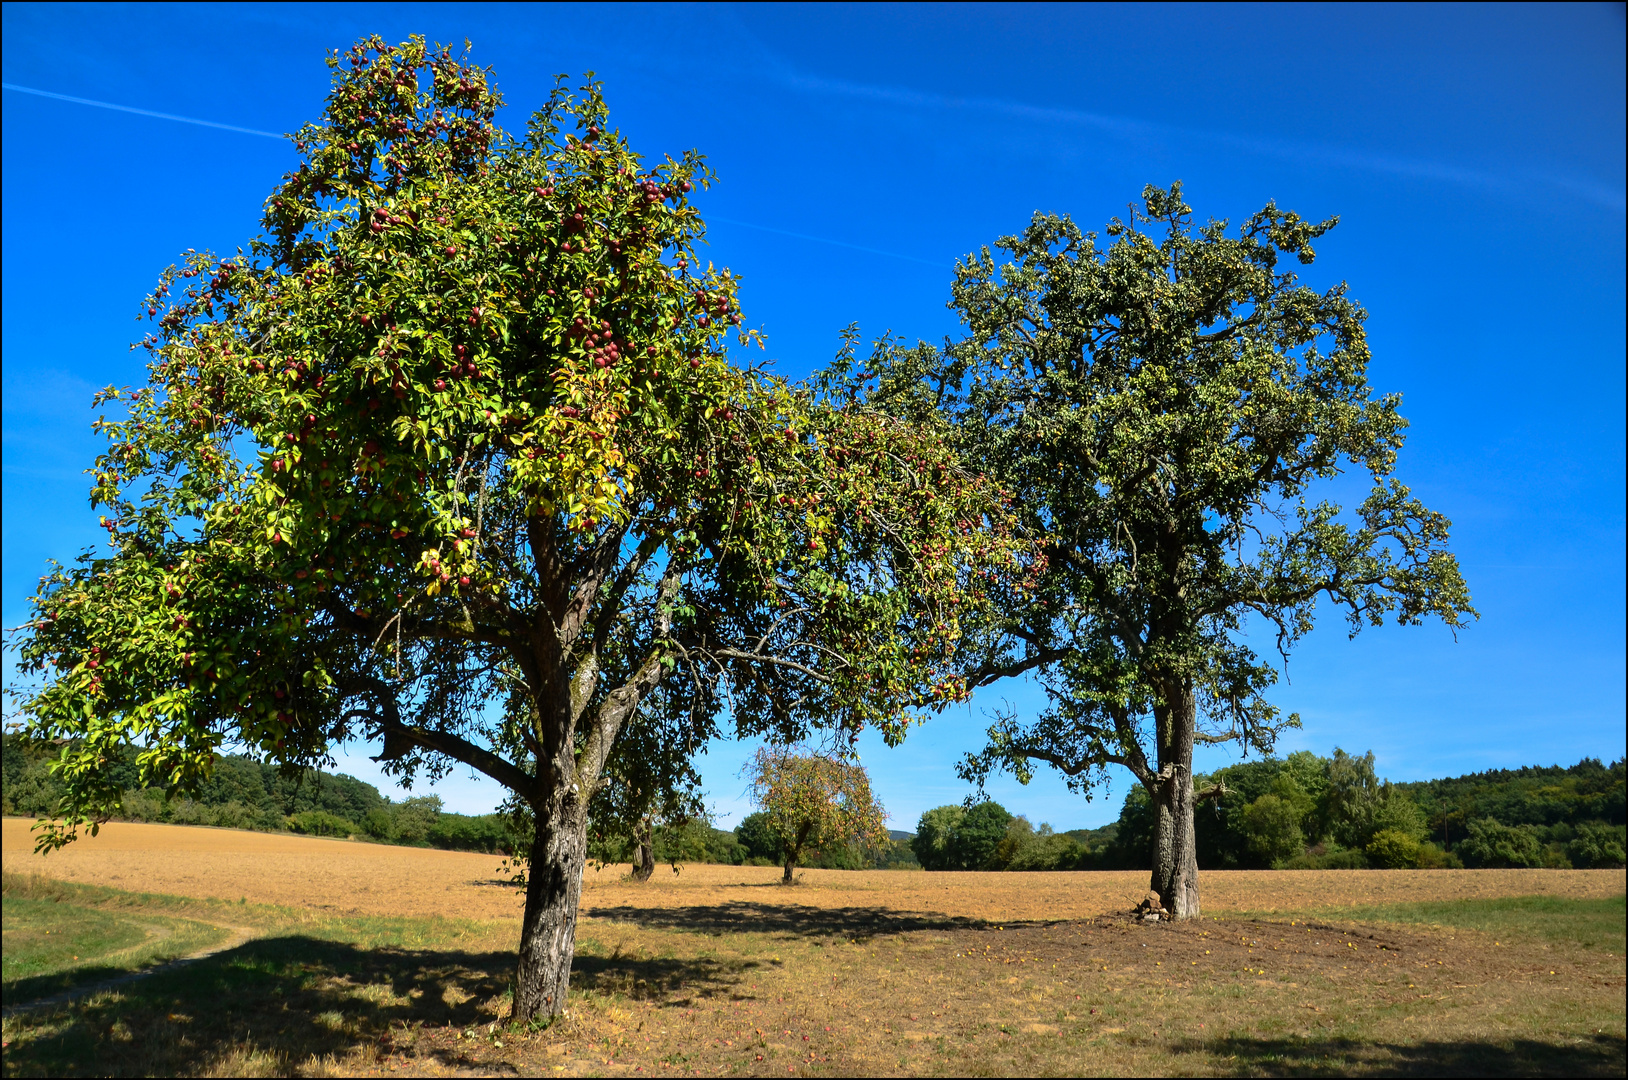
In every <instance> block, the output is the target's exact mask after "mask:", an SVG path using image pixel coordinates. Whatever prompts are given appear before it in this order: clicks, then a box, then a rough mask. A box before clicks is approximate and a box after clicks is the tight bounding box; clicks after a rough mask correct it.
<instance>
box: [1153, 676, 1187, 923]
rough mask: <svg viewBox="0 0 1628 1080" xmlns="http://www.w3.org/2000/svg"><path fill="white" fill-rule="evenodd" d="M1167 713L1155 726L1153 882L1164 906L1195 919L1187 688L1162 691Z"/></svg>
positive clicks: (1154, 888) (1179, 915) (1178, 916)
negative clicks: (1156, 758) (1164, 692)
mask: <svg viewBox="0 0 1628 1080" xmlns="http://www.w3.org/2000/svg"><path fill="white" fill-rule="evenodd" d="M1168 697H1171V698H1175V700H1174V701H1170V702H1169V704H1168V713H1167V714H1166V716H1164V717H1161V718H1160V719H1161V720H1162V721H1163V722H1162V723H1160V724H1159V728H1160V731H1159V736H1160V738H1159V776H1158V778H1157V780H1156V782H1155V783H1156V786H1155V788H1154V790H1153V805H1154V810H1155V812H1156V815H1157V827H1156V830H1155V839H1154V846H1153V882H1152V884H1151V885H1150V886H1149V887H1150V888H1151V889H1152V890H1153V891H1154V892H1156V893H1158V894H1159V899H1160V900H1161V901H1162V902H1163V904H1164V909H1165V910H1166V911H1168V912H1170V914H1171V915H1172V916H1173V917H1174V918H1177V919H1196V918H1197V917H1198V914H1199V909H1198V851H1197V849H1196V847H1195V842H1194V841H1195V836H1194V832H1193V735H1194V725H1195V723H1196V722H1197V719H1198V708H1197V705H1198V703H1197V701H1196V699H1195V696H1194V694H1193V692H1192V688H1191V687H1190V686H1187V685H1181V686H1180V689H1179V690H1178V691H1177V692H1176V693H1174V694H1170V695H1168Z"/></svg>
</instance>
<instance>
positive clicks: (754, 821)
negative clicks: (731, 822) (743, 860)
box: [735, 810, 781, 862]
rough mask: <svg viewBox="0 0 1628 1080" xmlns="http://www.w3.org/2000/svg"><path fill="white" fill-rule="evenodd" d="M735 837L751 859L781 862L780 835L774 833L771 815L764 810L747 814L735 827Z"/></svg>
mask: <svg viewBox="0 0 1628 1080" xmlns="http://www.w3.org/2000/svg"><path fill="white" fill-rule="evenodd" d="M735 837H736V839H737V840H738V841H739V842H740V845H741V847H743V848H745V849H746V857H747V858H749V859H767V860H769V861H770V862H779V861H780V848H781V843H780V834H779V833H777V832H775V831H774V824H773V822H772V820H771V819H770V817H769V815H768V814H766V813H764V812H763V811H762V810H759V811H757V812H756V813H752V814H747V815H746V816H745V817H744V818H742V819H741V823H740V824H739V825H737V826H736V827H735Z"/></svg>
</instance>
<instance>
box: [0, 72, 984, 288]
mask: <svg viewBox="0 0 1628 1080" xmlns="http://www.w3.org/2000/svg"><path fill="white" fill-rule="evenodd" d="M0 85H3V86H4V87H5V88H6V89H7V90H16V91H17V92H19V93H23V94H34V95H36V96H38V97H43V98H52V99H55V100H57V101H70V102H73V103H74V104H75V105H94V106H96V107H97V108H99V109H113V110H115V111H117V112H127V113H134V114H136V115H137V116H151V117H155V118H157V119H159V120H176V121H179V122H180V123H183V124H197V125H199V126H201V127H211V128H220V129H221V130H222V131H236V132H240V133H242V134H244V135H261V136H264V137H265V138H268V139H278V140H282V139H283V138H285V136H282V135H276V134H273V133H272V132H269V131H256V130H255V129H254V128H246V127H238V126H236V125H234V124H217V123H215V122H214V121H213V120H198V119H195V118H194V117H190V116H176V115H174V114H173V113H161V112H154V111H152V110H151V109H136V108H132V107H131V106H129V105H115V104H113V103H112V102H108V101H92V100H91V99H90V98H80V97H71V96H69V95H67V94H53V93H51V92H50V91H48V90H35V89H33V88H32V87H28V86H18V85H16V84H15V83H3V84H0ZM707 219H708V220H709V221H716V222H719V223H720V224H724V225H738V226H740V227H741V228H745V229H757V230H758V231H759V232H767V233H776V234H778V235H780V236H790V237H794V238H796V239H798V240H809V241H812V242H814V243H816V244H830V245H832V246H833V247H842V248H848V249H849V250H851V251H863V252H866V253H867V254H870V255H881V256H884V257H886V258H889V259H903V260H904V261H905V262H913V263H920V264H921V265H923V266H932V267H936V268H937V269H940V270H950V269H953V268H952V267H951V266H950V265H949V264H948V263H938V262H933V261H932V260H931V259H920V258H917V257H916V256H914V255H902V254H900V253H899V252H897V251H883V250H882V249H880V248H872V247H865V246H863V245H860V244H850V243H848V242H847V241H845V240H832V239H830V238H829V237H825V236H810V235H809V234H808V233H800V232H792V231H791V230H789V229H776V228H773V227H771V226H768V225H754V224H752V223H751V222H750V221H737V220H735V219H734V218H726V217H718V216H717V215H716V214H709V215H707Z"/></svg>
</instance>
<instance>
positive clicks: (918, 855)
mask: <svg viewBox="0 0 1628 1080" xmlns="http://www.w3.org/2000/svg"><path fill="white" fill-rule="evenodd" d="M50 761H51V757H50V755H49V754H48V753H46V752H43V751H36V750H31V749H30V748H28V747H27V746H26V745H24V744H23V743H22V742H21V740H19V739H17V737H16V736H14V735H9V734H8V735H6V736H5V739H4V790H3V798H4V810H5V813H6V814H8V815H19V814H20V815H24V816H31V817H38V816H46V815H49V814H50V813H51V812H52V811H53V810H54V809H55V808H56V804H57V799H58V798H59V797H60V789H59V787H58V784H57V782H56V780H55V779H53V777H52V776H51V773H50ZM113 768H115V769H118V770H122V771H123V773H125V774H127V775H128V780H129V783H128V785H127V787H126V791H125V798H124V813H123V814H122V815H120V819H121V820H126V821H150V822H163V823H169V824H176V825H209V826H216V827H221V828H234V829H254V830H259V831H286V832H294V833H304V834H307V835H313V836H334V837H354V838H357V839H366V840H372V841H376V842H379V843H391V844H407V845H416V846H427V847H437V848H445V849H449V850H456V851H479V852H488V853H507V852H510V851H513V850H515V843H514V838H513V833H512V831H511V824H510V821H509V819H508V818H507V817H506V816H505V815H503V814H483V815H478V816H471V815H466V814H454V813H449V812H446V811H444V810H442V809H441V800H440V798H439V797H437V796H435V795H423V796H415V797H410V798H406V799H402V800H400V801H393V800H391V799H389V798H387V797H386V796H384V795H381V794H380V793H379V791H378V789H377V788H375V787H373V785H371V784H367V783H364V782H362V781H361V780H357V779H355V778H354V777H351V776H346V775H345V774H343V773H333V772H322V771H308V772H305V773H303V774H288V773H285V772H283V771H280V770H279V769H278V768H277V767H276V766H274V765H269V764H265V763H262V762H259V761H255V760H253V759H252V758H248V757H239V756H222V757H220V758H218V759H217V760H216V762H215V767H214V770H213V772H212V774H211V776H210V778H209V780H208V781H207V782H206V783H205V785H204V787H203V788H202V790H201V791H200V792H199V794H198V798H197V799H172V800H169V801H166V800H165V798H164V796H163V793H162V792H160V791H158V790H154V789H148V790H140V789H138V788H136V786H135V782H136V781H135V776H136V770H135V767H134V766H133V765H132V764H131V763H128V762H122V763H116V764H115V765H114V766H113ZM1196 782H1197V786H1198V787H1199V788H1200V789H1209V788H1215V789H1216V791H1217V792H1218V794H1217V796H1216V797H1215V798H1212V799H1209V800H1206V801H1205V802H1204V803H1203V804H1201V806H1200V809H1199V812H1198V815H1197V818H1196V822H1195V824H1196V827H1197V834H1198V844H1199V850H1198V858H1199V866H1200V868H1201V869H1206V870H1219V869H1266V868H1275V869H1365V868H1378V869H1395V868H1403V867H1417V868H1424V869H1429V868H1438V867H1471V868H1475V867H1558V868H1566V867H1576V868H1605V867H1620V866H1623V865H1624V864H1625V855H1624V850H1625V847H1628V828H1625V822H1628V817H1625V810H1624V804H1625V792H1628V785H1625V777H1624V763H1623V761H1620V760H1619V761H1616V762H1614V763H1612V764H1611V765H1605V764H1602V763H1601V762H1600V761H1599V760H1598V759H1595V758H1585V759H1584V760H1583V761H1580V762H1578V763H1577V764H1576V765H1573V766H1571V767H1569V768H1567V767H1561V766H1550V767H1547V768H1544V767H1528V768H1522V769H1499V770H1493V771H1489V772H1483V773H1471V774H1469V775H1467V776H1458V777H1452V778H1449V779H1444V780H1426V781H1420V782H1414V783H1391V782H1389V781H1385V780H1381V779H1380V778H1379V777H1378V776H1377V775H1376V774H1375V771H1374V756H1373V754H1372V753H1371V752H1370V753H1368V754H1365V755H1363V756H1361V757H1356V756H1353V755H1350V754H1347V753H1345V752H1344V751H1342V750H1335V751H1334V754H1333V756H1332V757H1319V756H1318V755H1316V754H1312V753H1309V752H1306V751H1301V752H1298V753H1294V754H1290V755H1289V756H1288V757H1286V758H1265V759H1263V760H1259V761H1250V762H1243V763H1240V764H1237V765H1231V766H1228V767H1226V768H1224V769H1220V770H1217V771H1216V772H1214V773H1211V774H1208V775H1202V776H1199V777H1197V778H1196ZM1152 834H1153V807H1152V803H1151V802H1150V801H1149V800H1148V798H1147V795H1146V793H1145V792H1144V791H1143V790H1142V788H1141V787H1136V788H1134V789H1133V790H1132V791H1131V793H1130V794H1129V795H1128V796H1127V797H1126V799H1125V803H1124V806H1123V807H1122V809H1121V810H1120V814H1119V820H1118V821H1116V822H1114V823H1113V824H1111V825H1107V826H1105V827H1103V828H1100V829H1074V830H1070V831H1067V832H1057V831H1054V830H1053V829H1052V827H1051V826H1050V825H1047V824H1041V825H1039V826H1035V825H1034V824H1032V823H1031V822H1030V821H1029V820H1028V819H1027V818H1026V817H1024V816H1022V815H1014V814H1012V813H1010V812H1009V811H1007V810H1006V809H1005V808H1004V807H1002V806H1001V805H1000V804H999V803H997V802H993V801H988V800H986V801H983V802H977V803H974V804H972V805H971V806H966V805H961V804H955V805H950V806H940V807H936V808H934V809H932V810H928V811H927V812H926V813H924V814H922V816H921V819H920V821H919V823H918V824H917V827H916V832H915V833H914V834H910V833H903V832H894V833H892V834H891V838H890V839H889V840H888V841H887V842H885V843H881V844H849V845H843V846H841V847H837V848H832V849H828V850H825V851H822V852H819V853H818V854H817V855H816V856H815V857H814V858H813V859H812V860H811V861H809V862H807V863H806V865H809V866H813V867H818V868H825V869H836V870H858V869H876V868H893V867H898V868H904V867H916V866H920V867H923V868H925V869H928V870H1120V869H1125V870H1130V869H1142V868H1144V867H1145V866H1146V865H1147V859H1148V847H1149V845H1150V843H1151V840H1152ZM589 839H590V853H591V855H592V857H593V858H594V859H595V860H596V861H598V862H600V863H604V864H614V863H620V862H627V861H629V860H630V859H631V857H632V852H633V846H634V845H633V841H632V839H631V838H630V837H627V836H622V835H616V834H610V833H607V832H605V831H602V830H595V831H592V832H591V835H590V838H589ZM654 841H655V842H654V848H655V853H656V858H657V859H658V860H659V861H662V862H665V863H669V864H671V865H674V866H679V865H682V864H684V863H703V862H707V863H730V864H735V865H743V864H751V865H762V866H768V865H773V864H776V863H778V862H779V861H780V849H781V841H780V838H779V837H777V836H776V835H775V834H774V832H773V830H772V828H771V827H770V825H769V821H768V817H767V815H765V814H762V813H755V814H750V815H748V816H747V817H746V818H745V819H744V820H743V821H742V822H741V823H740V825H739V826H737V827H736V828H735V829H734V830H724V829H718V828H714V827H713V826H712V825H711V823H710V822H707V821H705V820H688V821H682V822H669V823H666V824H664V825H660V826H658V827H657V828H656V830H655V833H654Z"/></svg>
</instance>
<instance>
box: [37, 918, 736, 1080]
mask: <svg viewBox="0 0 1628 1080" xmlns="http://www.w3.org/2000/svg"><path fill="white" fill-rule="evenodd" d="M514 965H515V954H514V952H513V951H511V950H504V951H499V952H476V951H456V950H433V949H432V950H414V949H404V948H394V947H379V948H363V947H360V946H357V945H351V944H346V943H340V942H334V941H328V940H324V939H321V938H314V937H306V936H299V935H291V936H284V937H269V938H261V939H257V940H255V941H251V942H248V943H246V944H244V945H242V946H239V947H238V948H235V949H230V950H228V951H225V952H221V953H217V954H215V955H214V956H210V957H207V958H205V959H202V960H198V961H195V962H193V963H191V964H188V965H186V966H185V967H181V968H174V969H170V970H165V971H161V972H158V973H155V974H153V975H151V976H149V977H147V978H143V979H139V980H136V981H133V982H130V983H126V984H124V985H122V986H119V987H118V988H117V989H116V990H114V991H112V992H108V993H97V994H93V995H91V996H90V997H88V998H84V999H81V1000H79V1001H75V1002H72V1003H69V1004H65V1005H57V1006H47V1007H44V1008H41V1009H39V1010H36V1011H33V1012H28V1013H24V1014H21V1015H18V1016H15V1017H13V1018H12V1019H10V1020H8V1021H7V1025H6V1027H7V1030H6V1039H7V1043H8V1045H7V1047H6V1052H5V1074H6V1075H7V1076H15V1075H34V1076H78V1075H110V1074H111V1075H149V1076H150V1075H175V1074H188V1075H192V1074H197V1073H224V1074H234V1073H236V1074H242V1073H245V1072H248V1073H255V1074H270V1075H275V1074H277V1073H287V1072H288V1071H290V1070H293V1069H300V1068H301V1067H302V1066H304V1065H306V1063H307V1062H309V1061H311V1059H313V1058H315V1059H317V1060H318V1061H321V1060H322V1059H324V1058H328V1057H333V1058H338V1059H343V1058H346V1057H350V1056H353V1055H354V1054H355V1052H356V1051H357V1050H363V1051H365V1052H366V1053H368V1054H369V1055H371V1056H373V1057H374V1058H376V1059H378V1060H383V1059H384V1058H385V1057H387V1056H389V1055H390V1054H391V1053H392V1052H394V1051H396V1050H398V1049H401V1048H404V1046H405V1041H409V1040H411V1039H413V1037H414V1036H413V1032H414V1031H415V1029H418V1028H450V1029H453V1030H466V1029H468V1030H473V1031H474V1032H476V1036H475V1037H474V1038H473V1039H472V1040H471V1041H470V1049H471V1050H472V1051H476V1053H475V1054H474V1056H470V1055H467V1054H465V1053H463V1052H462V1051H459V1050H456V1049H445V1048H440V1049H436V1050H434V1051H432V1056H433V1057H436V1058H440V1059H441V1061H442V1064H443V1065H445V1066H446V1067H447V1068H449V1069H461V1068H469V1067H474V1066H475V1065H476V1064H477V1061H478V1064H479V1067H480V1068H481V1069H485V1070H490V1069H492V1068H497V1069H498V1070H499V1071H502V1069H503V1068H504V1067H505V1066H503V1065H502V1064H498V1063H494V1062H493V1061H492V1059H491V1057H490V1054H489V1053H486V1054H481V1053H478V1051H479V1050H481V1049H483V1045H482V1044H481V1043H480V1040H482V1039H485V1038H487V1037H488V1036H487V1033H486V1029H487V1027H488V1026H490V1025H491V1024H492V1023H493V1022H494V1021H502V1020H503V1019H504V1018H505V1017H506V1016H507V1013H508V992H509V990H510V986H511V980H512V978H513V973H514ZM742 974H744V971H743V965H741V964H727V963H723V962H719V961H712V960H706V959H698V960H693V961H688V960H675V959H671V958H651V959H645V958H641V957H625V956H620V955H612V956H608V957H599V956H594V955H585V954H580V953H579V955H578V960H577V963H576V965H575V968H574V972H573V978H572V990H573V991H590V992H591V991H601V992H607V993H623V994H629V995H630V996H645V995H647V994H648V995H652V996H653V995H663V996H668V995H671V994H672V992H673V991H675V990H676V991H679V992H681V993H684V994H686V995H687V996H688V998H689V999H692V1000H693V999H694V998H696V997H711V996H718V995H725V994H728V993H730V992H731V991H732V990H733V988H734V987H735V985H736V983H737V982H738V981H739V978H740V977H741V975H742ZM484 1049H487V1050H488V1051H489V1049H490V1048H489V1047H484ZM510 1071H512V1070H510Z"/></svg>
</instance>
